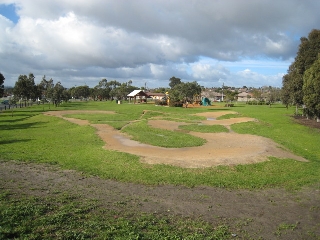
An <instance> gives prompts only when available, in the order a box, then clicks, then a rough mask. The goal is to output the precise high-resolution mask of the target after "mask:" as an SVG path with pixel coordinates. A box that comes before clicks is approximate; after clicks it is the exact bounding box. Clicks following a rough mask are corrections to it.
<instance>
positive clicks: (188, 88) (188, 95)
mask: <svg viewBox="0 0 320 240" xmlns="http://www.w3.org/2000/svg"><path fill="white" fill-rule="evenodd" d="M200 94H201V86H200V85H199V84H198V83H197V82H196V81H194V82H187V83H183V82H181V83H179V84H177V85H175V86H174V87H173V88H171V89H170V90H169V96H170V105H171V106H173V105H175V103H177V102H182V101H183V102H186V101H188V102H190V101H192V100H193V98H194V96H196V95H200Z"/></svg>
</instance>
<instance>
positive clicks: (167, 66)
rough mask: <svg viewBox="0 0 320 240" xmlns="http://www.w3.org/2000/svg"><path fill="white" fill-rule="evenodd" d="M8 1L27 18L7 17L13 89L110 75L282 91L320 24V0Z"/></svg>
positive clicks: (5, 39)
mask: <svg viewBox="0 0 320 240" xmlns="http://www.w3.org/2000/svg"><path fill="white" fill-rule="evenodd" d="M4 3H5V4H15V6H16V10H17V14H18V15H19V17H20V18H19V21H18V23H17V24H13V23H12V22H11V21H9V20H8V19H6V18H4V17H3V16H0V33H1V39H0V58H1V59H5V62H4V63H3V64H2V66H1V69H0V71H1V72H2V73H3V74H5V75H6V76H5V77H6V82H5V84H6V85H13V84H14V82H15V81H16V77H17V76H18V75H19V74H28V73H29V72H33V73H35V74H36V75H37V76H41V75H44V74H45V75H49V74H50V75H51V76H52V77H53V79H59V80H61V82H62V83H64V82H66V83H65V85H66V86H68V85H74V82H76V81H77V80H78V81H79V82H86V83H87V84H89V85H90V86H94V85H95V84H97V82H98V81H99V80H100V79H98V78H100V77H103V76H105V77H109V78H113V79H116V78H118V80H122V81H127V79H136V81H137V82H138V81H140V82H145V81H149V82H150V83H152V84H153V85H154V86H159V85H160V84H163V83H165V86H167V83H168V80H169V78H170V77H171V76H176V77H180V78H181V79H185V80H186V81H193V80H196V81H199V82H201V83H202V85H206V86H210V84H212V85H214V84H220V83H221V81H226V82H228V83H230V84H233V85H241V84H243V82H245V81H246V80H247V81H248V82H249V83H245V84H244V85H250V84H252V85H256V86H259V85H261V84H262V83H263V82H266V83H272V84H274V85H281V77H280V76H282V74H283V73H284V72H285V69H286V68H287V66H288V65H289V64H290V60H292V58H293V57H294V56H295V54H296V52H297V46H298V44H299V38H300V37H301V36H306V35H307V34H308V33H309V32H310V31H311V30H312V29H313V28H317V27H318V26H319V25H320V15H319V14H318V9H319V8H320V2H318V1H313V0H305V1H300V0H282V1H277V2H275V3H272V4H270V1H269V0H260V1H256V0H246V1H239V0H225V1H210V0H201V1H184V0H175V1H162V0H153V1H149V0H135V1H126V0H117V1H114V0H91V1H85V0H56V1H43V0H0V4H4ZM288 6H290V7H288ZM306 16H308V17H306ZM204 57H206V58H208V59H210V60H211V61H208V62H207V63H205V62H203V58H204ZM250 61H251V63H250ZM266 62H267V64H266ZM246 63H250V64H249V65H250V66H248V69H251V70H250V74H249V73H246V74H245V72H244V71H243V70H244V69H246V66H245V64H246ZM255 64H256V65H260V64H261V65H264V67H263V66H260V67H257V66H254V65H255ZM265 64H266V65H265ZM278 65H281V68H279V67H278ZM271 66H272V67H271ZM70 69H72V70H70ZM96 78H97V79H96ZM70 79H72V80H70ZM79 79H82V80H79ZM95 79H96V80H95ZM258 79H260V80H258ZM79 84H80V83H79Z"/></svg>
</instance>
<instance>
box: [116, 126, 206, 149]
mask: <svg viewBox="0 0 320 240" xmlns="http://www.w3.org/2000/svg"><path fill="white" fill-rule="evenodd" d="M122 131H123V132H125V133H127V134H129V135H131V136H132V139H133V140H136V141H139V142H142V143H148V144H150V145H154V146H159V147H165V148H180V147H194V146H201V145H203V144H204V143H205V142H206V140H204V139H202V138H199V137H194V136H191V135H189V134H186V133H182V132H176V131H169V130H163V129H158V128H152V127H150V126H148V124H147V121H139V122H134V123H132V124H130V125H128V126H126V127H125V128H124V129H123V130H122Z"/></svg>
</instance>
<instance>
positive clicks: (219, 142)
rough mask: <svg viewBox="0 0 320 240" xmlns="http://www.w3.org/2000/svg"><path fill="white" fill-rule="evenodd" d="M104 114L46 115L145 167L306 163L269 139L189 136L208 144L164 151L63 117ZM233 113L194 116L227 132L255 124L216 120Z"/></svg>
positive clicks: (174, 125)
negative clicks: (81, 128)
mask: <svg viewBox="0 0 320 240" xmlns="http://www.w3.org/2000/svg"><path fill="white" fill-rule="evenodd" d="M88 112H90V113H105V114H113V112H110V111H54V112H47V113H45V114H46V115H51V116H56V117H61V118H63V119H65V120H68V121H70V122H73V123H76V124H80V125H91V126H93V127H95V128H96V129H97V134H98V135H99V136H100V138H101V139H102V140H103V141H104V142H106V145H105V148H106V149H111V150H117V151H121V152H126V153H131V154H134V155H138V156H140V157H141V158H140V159H141V161H142V162H144V163H148V164H170V165H175V166H179V167H185V168H203V167H212V166H216V165H237V164H248V163H256V162H261V161H266V160H268V157H269V156H273V157H277V158H290V159H294V160H298V161H307V160H306V159H304V158H302V157H300V156H296V155H294V154H292V153H290V152H289V151H287V150H284V148H283V147H281V146H280V145H278V144H276V143H274V142H273V141H272V140H270V139H267V138H264V137H259V136H254V135H249V134H237V133H234V132H232V131H230V132H228V133H199V132H190V133H189V134H191V135H194V136H197V137H201V138H204V139H206V141H207V143H206V144H205V145H203V146H200V147H185V148H163V147H155V146H151V145H147V144H142V143H139V142H136V141H133V140H131V139H130V138H129V136H127V135H125V134H123V133H121V132H119V131H117V130H115V129H114V128H112V127H111V126H109V125H107V124H90V123H89V122H88V121H86V120H80V119H74V118H67V117H64V115H66V114H74V113H88ZM230 113H236V112H232V111H221V112H206V113H199V114H197V115H200V116H204V117H206V118H207V120H204V121H201V124H206V125H213V124H220V125H224V126H226V127H227V128H229V129H230V126H231V125H232V124H234V123H240V122H247V121H256V119H253V118H241V117H240V118H232V119H224V120H215V119H216V118H217V117H219V116H221V115H224V114H230ZM148 124H149V125H150V126H152V127H155V128H163V129H168V130H172V131H173V130H177V129H178V127H179V125H181V124H186V123H181V122H173V121H166V120H149V121H148Z"/></svg>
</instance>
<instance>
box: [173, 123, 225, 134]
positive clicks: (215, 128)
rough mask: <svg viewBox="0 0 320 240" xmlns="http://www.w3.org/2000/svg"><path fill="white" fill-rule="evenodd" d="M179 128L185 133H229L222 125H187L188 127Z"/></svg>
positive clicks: (181, 126)
mask: <svg viewBox="0 0 320 240" xmlns="http://www.w3.org/2000/svg"><path fill="white" fill-rule="evenodd" d="M179 128H180V129H183V130H187V131H193V132H203V133H219V132H229V130H228V129H227V128H226V127H225V126H222V125H199V124H189V125H180V126H179Z"/></svg>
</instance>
